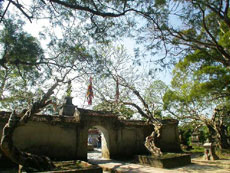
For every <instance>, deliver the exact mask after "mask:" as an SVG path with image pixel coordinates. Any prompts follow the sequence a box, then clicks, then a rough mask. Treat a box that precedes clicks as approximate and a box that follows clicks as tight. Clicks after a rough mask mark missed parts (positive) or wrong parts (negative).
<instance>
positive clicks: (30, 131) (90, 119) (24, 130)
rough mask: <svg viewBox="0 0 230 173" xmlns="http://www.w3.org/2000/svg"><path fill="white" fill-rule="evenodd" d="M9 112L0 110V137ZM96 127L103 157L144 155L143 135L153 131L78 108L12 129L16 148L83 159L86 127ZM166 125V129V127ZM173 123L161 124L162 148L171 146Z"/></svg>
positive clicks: (39, 118)
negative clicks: (72, 111)
mask: <svg viewBox="0 0 230 173" xmlns="http://www.w3.org/2000/svg"><path fill="white" fill-rule="evenodd" d="M8 118H9V114H7V113H5V114H4V113H0V137H1V134H2V128H3V127H4V125H5V123H6V122H7V120H8ZM92 127H96V128H98V129H99V130H101V132H102V133H103V136H102V155H103V156H104V157H106V158H123V157H131V156H134V155H136V154H145V153H147V150H146V148H145V146H144V142H145V138H146V137H147V136H148V135H150V134H151V132H152V131H153V129H154V128H153V126H152V125H147V124H146V123H145V122H143V121H125V120H119V119H118V118H117V116H116V115H113V114H110V113H103V112H95V111H90V110H84V109H79V114H78V115H75V116H48V115H36V116H34V117H33V119H32V120H31V121H29V122H28V123H27V124H26V125H25V126H21V127H18V128H17V129H16V130H15V133H14V136H13V140H14V141H15V144H16V146H17V147H18V148H20V149H22V150H24V151H29V152H32V153H35V154H41V155H47V156H49V157H51V158H52V159H56V160H70V159H79V160H87V152H88V151H87V139H88V130H89V129H90V128H92ZM167 127H168V128H167ZM173 128H174V127H173V125H172V124H171V125H169V126H167V125H165V129H166V130H164V132H163V134H162V137H161V139H159V141H160V145H162V146H163V147H164V148H168V147H169V148H170V147H171V148H170V149H171V150H172V149H175V139H176V138H175V136H174V137H172V133H174V132H172V130H173Z"/></svg>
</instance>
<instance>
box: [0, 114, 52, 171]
mask: <svg viewBox="0 0 230 173" xmlns="http://www.w3.org/2000/svg"><path fill="white" fill-rule="evenodd" d="M20 124H21V123H20V121H19V118H18V117H17V115H16V113H15V112H12V114H11V115H10V118H9V120H8V123H7V124H6V125H5V127H4V128H3V134H2V139H1V149H2V151H3V152H4V153H5V155H6V156H7V157H9V158H10V159H11V160H12V161H13V162H15V163H16V164H18V165H22V166H23V169H24V170H25V171H27V172H33V171H48V170H52V169H53V168H54V165H53V163H52V161H51V160H50V159H49V158H48V157H45V156H37V155H34V154H30V153H26V152H22V151H20V150H18V148H17V147H15V146H14V143H13V140H12V137H13V133H14V130H15V129H16V128H17V127H18V126H19V125H20Z"/></svg>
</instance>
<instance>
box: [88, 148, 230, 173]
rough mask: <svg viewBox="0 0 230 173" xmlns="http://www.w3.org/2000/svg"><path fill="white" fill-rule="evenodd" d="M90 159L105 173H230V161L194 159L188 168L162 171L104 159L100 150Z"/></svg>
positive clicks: (89, 156) (94, 152) (90, 155)
mask: <svg viewBox="0 0 230 173" xmlns="http://www.w3.org/2000/svg"><path fill="white" fill-rule="evenodd" d="M88 159H89V162H90V163H93V164H98V165H99V166H100V167H102V168H103V170H104V172H110V171H111V170H112V172H118V173H120V172H121V173H123V172H124V173H172V172H175V173H177V172H179V173H182V172H183V173H191V172H192V173H210V172H213V173H214V172H215V173H230V160H216V161H204V160H203V159H202V158H194V159H192V163H191V164H189V165H187V166H184V167H180V168H173V169H162V168H154V167H150V166H146V165H140V164H134V163H130V162H122V161H116V160H107V159H103V158H102V157H101V152H100V150H99V149H96V150H95V151H93V152H90V153H88Z"/></svg>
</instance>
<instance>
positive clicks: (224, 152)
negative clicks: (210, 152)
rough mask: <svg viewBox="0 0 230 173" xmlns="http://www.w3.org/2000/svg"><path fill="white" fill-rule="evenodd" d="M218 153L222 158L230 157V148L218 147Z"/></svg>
mask: <svg viewBox="0 0 230 173" xmlns="http://www.w3.org/2000/svg"><path fill="white" fill-rule="evenodd" d="M216 154H217V156H218V157H219V158H220V159H230V149H222V150H221V149H218V150H217V151H216Z"/></svg>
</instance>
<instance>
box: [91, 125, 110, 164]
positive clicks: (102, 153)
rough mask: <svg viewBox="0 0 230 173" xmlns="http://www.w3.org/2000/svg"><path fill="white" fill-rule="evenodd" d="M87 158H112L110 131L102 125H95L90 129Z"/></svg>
mask: <svg viewBox="0 0 230 173" xmlns="http://www.w3.org/2000/svg"><path fill="white" fill-rule="evenodd" d="M87 146H88V152H87V159H94V160H99V159H102V158H108V159H109V158H110V154H109V135H108V131H107V130H106V129H105V128H103V127H101V126H93V127H91V128H89V129H88V143H87Z"/></svg>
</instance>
